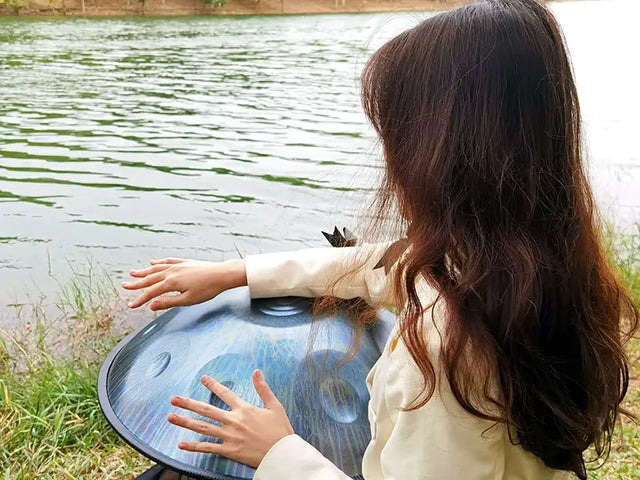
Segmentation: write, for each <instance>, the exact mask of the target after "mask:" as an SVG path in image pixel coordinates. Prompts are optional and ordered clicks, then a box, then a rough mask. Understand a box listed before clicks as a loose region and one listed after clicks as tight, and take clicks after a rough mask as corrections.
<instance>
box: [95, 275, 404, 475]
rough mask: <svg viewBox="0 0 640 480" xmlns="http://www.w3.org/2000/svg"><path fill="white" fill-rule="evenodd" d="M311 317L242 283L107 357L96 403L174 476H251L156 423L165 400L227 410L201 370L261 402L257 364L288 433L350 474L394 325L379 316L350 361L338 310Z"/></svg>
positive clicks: (345, 323) (293, 301)
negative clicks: (253, 295) (372, 376)
mask: <svg viewBox="0 0 640 480" xmlns="http://www.w3.org/2000/svg"><path fill="white" fill-rule="evenodd" d="M311 319H312V300H309V299H303V298H297V297H287V298H274V299H260V300H251V299H250V298H249V290H248V288H246V287H244V288H238V289H234V290H230V291H227V292H224V293H222V294H221V295H219V296H218V297H216V298H215V299H213V300H211V301H209V302H205V303H202V304H200V305H195V306H192V307H186V308H174V309H172V310H170V311H168V312H166V313H164V314H162V315H160V316H159V317H158V318H157V319H155V320H154V321H152V322H151V323H149V324H148V325H146V326H145V327H143V328H141V329H139V330H138V331H136V332H134V333H132V334H131V335H129V336H128V337H126V338H125V339H124V340H122V342H120V343H119V344H118V345H117V346H116V348H115V349H114V350H113V351H112V352H111V353H110V355H109V357H108V358H107V360H106V361H105V362H104V364H103V366H102V369H101V371H100V377H99V400H100V405H101V407H102V409H103V411H104V413H105V415H106V417H107V420H108V421H109V423H110V424H111V425H112V426H113V428H114V429H115V430H116V431H117V432H118V433H119V434H120V435H121V436H122V437H123V438H124V439H125V440H126V441H127V442H128V443H129V444H131V445H132V446H133V447H134V448H136V449H137V450H139V451H140V452H141V453H143V454H144V455H146V456H147V457H149V458H151V459H153V460H155V461H157V462H159V463H161V464H163V465H165V466H167V467H169V468H170V469H172V470H174V471H175V472H179V473H183V474H186V475H189V476H191V477H194V478H199V479H209V480H212V479H217V480H231V479H233V480H236V479H251V478H253V474H254V470H253V469H252V468H250V467H248V466H246V465H243V464H240V463H237V462H234V461H231V460H228V459H225V458H223V457H219V456H215V455H210V454H202V453H192V452H186V451H183V450H180V449H178V447H177V445H178V442H180V441H202V440H212V439H210V438H209V437H205V436H202V435H200V434H197V433H194V432H190V431H188V430H184V429H182V428H179V427H176V426H174V425H171V424H169V423H168V422H167V420H166V418H167V415H168V414H169V413H172V412H175V411H177V410H178V409H176V408H175V407H173V406H172V405H171V404H170V403H169V399H170V398H171V397H172V396H173V395H180V396H185V397H191V398H194V399H196V400H201V401H204V402H210V403H212V404H214V405H216V406H219V407H221V408H227V407H226V405H224V404H222V403H221V402H220V400H219V399H218V398H217V397H215V396H213V395H212V394H211V393H210V392H209V391H208V390H207V389H206V388H205V387H203V386H202V385H201V384H200V378H201V377H202V375H204V374H207V375H210V376H211V377H213V378H215V379H216V380H218V381H219V382H221V383H223V384H224V385H226V386H227V387H228V388H230V389H231V390H233V391H234V392H235V393H236V394H237V395H238V396H240V397H242V398H243V399H245V400H246V401H248V402H250V403H252V404H254V405H261V403H260V398H259V397H258V395H257V393H256V392H255V390H254V388H253V384H252V381H251V373H252V372H253V370H255V369H256V368H258V369H260V370H261V371H262V373H263V375H264V378H265V379H266V381H267V383H268V384H269V385H270V387H271V389H272V390H273V392H274V393H275V395H276V396H277V397H278V399H279V400H280V401H281V402H282V404H283V405H284V407H285V409H286V411H287V414H288V415H289V418H290V420H291V423H292V425H293V428H294V430H295V431H296V433H297V434H298V435H300V436H301V437H302V438H304V439H305V440H307V441H308V442H310V443H311V444H312V445H314V446H315V447H316V448H317V449H318V450H320V451H321V452H322V453H323V454H324V455H325V456H326V457H327V458H328V459H330V460H331V461H332V462H334V463H335V464H336V465H337V466H338V467H339V468H340V469H342V470H343V471H344V472H345V473H347V474H348V475H351V476H358V475H360V474H361V464H362V456H363V454H364V450H365V448H366V446H367V444H368V443H369V440H370V428H369V422H368V417H367V403H368V400H369V395H368V392H367V389H366V385H365V377H366V375H367V372H368V371H369V370H370V369H371V367H372V366H373V364H374V363H375V362H376V360H377V359H378V357H379V356H380V353H381V351H382V349H383V346H384V344H385V342H386V339H387V337H388V334H389V331H390V330H391V328H392V325H393V321H394V319H393V316H392V315H391V314H389V313H388V312H386V313H383V314H382V315H381V318H380V321H379V322H378V324H377V325H376V326H375V327H373V328H371V329H369V330H367V331H366V332H365V334H364V335H363V336H362V344H361V347H360V349H359V350H358V352H357V354H356V356H355V357H354V358H352V359H351V360H349V359H348V357H347V356H346V354H347V353H348V352H349V349H350V345H351V341H352V333H353V332H352V328H351V326H350V324H349V320H348V318H347V315H346V313H344V312H340V311H338V314H337V315H336V316H335V317H325V318H319V319H317V320H316V321H315V322H314V323H313V326H312V324H311ZM347 360H349V361H348V362H347ZM180 413H181V414H188V415H192V416H194V417H196V416H197V415H195V414H191V413H190V412H185V411H181V412H180Z"/></svg>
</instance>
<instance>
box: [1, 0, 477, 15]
mask: <svg viewBox="0 0 640 480" xmlns="http://www.w3.org/2000/svg"><path fill="white" fill-rule="evenodd" d="M465 3H468V0H0V15H29V16H89V17H102V16H104V17H109V16H127V15H150V16H181V15H296V14H317V13H363V12H369V13H374V12H406V11H425V10H427V11H428V10H445V9H449V8H455V7H457V6H460V5H463V4H465Z"/></svg>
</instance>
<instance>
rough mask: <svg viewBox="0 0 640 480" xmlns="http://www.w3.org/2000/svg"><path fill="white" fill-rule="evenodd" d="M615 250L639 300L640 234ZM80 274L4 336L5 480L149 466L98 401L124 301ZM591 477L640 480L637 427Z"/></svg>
mask: <svg viewBox="0 0 640 480" xmlns="http://www.w3.org/2000/svg"><path fill="white" fill-rule="evenodd" d="M609 238H612V239H613V238H614V237H613V235H612V234H611V232H609ZM611 246H612V251H614V254H612V259H613V262H614V264H615V266H616V268H617V270H618V272H619V273H620V276H621V278H622V279H623V280H624V282H625V284H626V285H628V287H629V289H630V290H631V291H632V292H633V295H634V296H635V299H636V301H640V228H639V230H638V232H636V233H635V234H633V235H626V236H616V237H615V242H613V241H612V242H611ZM613 247H615V248H613ZM78 278H80V283H75V284H71V285H70V286H68V287H67V288H64V289H62V295H61V301H60V302H59V305H58V306H57V310H56V311H57V315H55V316H54V317H53V320H52V319H51V318H50V317H49V316H48V315H47V314H46V312H45V309H44V308H42V307H41V306H38V305H37V304H36V305H34V306H31V307H30V308H29V309H27V310H25V309H23V310H21V311H20V312H18V313H19V315H20V316H22V317H24V318H23V319H24V320H25V321H26V320H29V324H30V325H31V326H30V328H28V329H23V330H22V332H21V333H20V335H17V336H16V335H9V334H8V333H7V332H2V331H0V478H3V479H4V480H10V479H20V480H31V479H51V480H63V479H64V480H71V479H79V478H82V479H84V478H91V479H99V480H107V479H132V478H134V477H135V476H136V474H139V473H140V472H142V471H144V469H145V468H146V467H147V466H149V465H150V462H149V461H148V460H146V459H145V458H143V457H142V456H140V455H139V454H138V453H136V452H135V451H134V450H133V449H131V448H129V447H128V446H126V445H125V444H124V443H123V442H122V441H121V440H120V439H119V438H118V437H117V435H116V434H115V433H113V432H112V430H111V429H110V428H109V426H108V425H107V423H106V421H105V420H104V418H103V416H102V413H101V411H100V408H99V405H98V401H97V386H96V384H97V374H98V370H99V365H100V361H101V360H102V359H103V358H104V357H105V356H106V354H107V352H108V351H109V350H110V349H111V348H112V347H113V346H114V345H115V343H116V341H117V340H118V339H119V338H121V337H122V335H123V334H125V333H126V330H123V329H122V328H120V327H119V324H118V321H117V318H118V308H116V306H117V305H122V304H124V302H123V301H121V300H120V301H118V300H117V298H118V294H117V292H116V291H115V290H113V287H111V286H110V284H100V283H99V282H97V283H96V282H95V280H94V278H93V277H92V276H91V275H90V276H89V277H83V276H82V275H79V276H78ZM114 299H116V301H114ZM61 339H63V340H64V342H65V343H64V346H65V348H64V349H63V354H61V349H60V345H61V343H60V340H61ZM52 347H53V348H52ZM629 358H630V361H631V363H632V371H631V377H632V381H631V386H630V389H629V392H628V394H627V397H626V400H625V403H624V406H625V408H627V409H628V410H630V411H632V412H634V413H635V414H636V415H639V416H640V340H638V339H636V340H634V341H633V342H632V343H631V345H630V349H629ZM589 478H592V479H594V480H605V479H606V480H614V479H617V480H638V479H640V426H639V425H638V424H636V423H634V422H633V421H631V420H629V419H625V418H623V419H622V420H621V422H620V428H619V429H618V430H617V432H616V435H615V438H614V440H613V444H612V449H611V455H610V457H609V458H608V460H607V461H606V462H605V464H604V465H603V466H602V467H600V468H597V469H593V470H591V472H590V474H589Z"/></svg>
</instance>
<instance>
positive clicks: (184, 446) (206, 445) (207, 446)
mask: <svg viewBox="0 0 640 480" xmlns="http://www.w3.org/2000/svg"><path fill="white" fill-rule="evenodd" d="M178 448H179V449H180V450H186V451H187V452H200V453H212V454H214V455H224V454H225V453H226V451H227V449H226V448H225V446H224V443H211V442H180V443H179V444H178Z"/></svg>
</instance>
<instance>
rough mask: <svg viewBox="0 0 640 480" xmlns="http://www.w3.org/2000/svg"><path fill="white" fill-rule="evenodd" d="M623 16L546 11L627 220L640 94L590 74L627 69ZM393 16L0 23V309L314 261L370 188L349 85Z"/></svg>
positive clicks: (604, 192)
mask: <svg viewBox="0 0 640 480" xmlns="http://www.w3.org/2000/svg"><path fill="white" fill-rule="evenodd" d="M629 4H630V2H627V1H624V0H620V1H619V0H611V1H610V2H573V3H567V4H561V5H558V6H557V7H556V9H557V11H558V14H559V16H560V18H561V21H562V23H563V25H564V26H565V30H566V33H567V37H568V39H569V43H570V48H571V50H572V53H573V55H574V60H575V64H576V70H577V75H578V81H579V83H580V88H581V95H582V99H583V103H584V105H585V117H586V119H587V123H588V129H589V133H590V138H589V140H590V142H591V146H592V147H593V148H592V150H593V152H594V155H593V158H592V164H593V169H592V170H593V172H594V179H595V181H596V182H595V183H596V187H597V189H598V192H599V196H600V197H601V198H602V199H603V200H602V201H603V205H605V206H608V205H611V204H613V203H616V201H617V202H618V203H622V204H623V208H622V209H621V210H619V211H617V212H618V213H619V215H620V218H633V217H634V216H635V215H636V213H635V212H637V211H638V206H639V205H640V200H639V199H638V194H637V192H635V193H634V188H635V185H636V183H635V182H636V181H637V180H639V179H640V178H639V174H638V170H639V168H640V160H639V159H638V156H637V154H636V149H635V145H634V146H632V143H631V140H630V138H632V137H633V135H629V138H626V137H624V136H623V135H621V134H620V132H621V131H622V132H626V133H625V134H628V133H630V132H632V131H634V129H633V128H632V127H633V126H634V125H635V126H636V127H637V122H636V121H635V118H636V110H637V108H636V107H639V106H638V105H637V104H634V103H633V102H634V100H632V99H630V98H628V99H626V100H625V101H624V102H622V101H620V99H621V98H625V97H626V96H628V95H630V94H631V92H634V91H635V89H636V88H637V86H635V85H632V84H631V83H629V82H630V81H628V80H625V79H627V78H628V77H629V75H630V71H629V70H628V69H629V68H631V67H630V66H629V65H627V64H626V63H625V62H622V61H619V62H617V63H611V62H609V63H607V67H608V68H607V70H606V71H605V70H602V69H601V68H598V65H597V60H599V59H600V57H602V58H603V59H605V60H606V58H605V57H607V58H608V56H611V55H610V51H607V45H609V47H611V48H614V46H615V49H616V52H618V54H619V55H627V58H633V53H631V49H632V48H633V47H632V45H633V43H632V42H631V43H630V42H629V41H628V39H626V36H627V35H631V33H629V32H634V31H635V26H634V25H632V19H633V18H635V17H634V16H632V15H628V14H626V13H621V12H622V11H623V10H622V9H625V8H627V7H628V5H629ZM394 18H396V19H395V20H393V21H391V22H389V21H388V19H389V16H387V15H336V16H327V15H324V16H306V17H252V18H202V17H199V18H176V19H150V18H142V19H101V20H85V19H64V20H55V21H33V20H20V19H0V89H1V90H2V92H3V94H2V97H1V98H0V139H1V141H0V222H1V223H0V228H1V231H0V260H1V261H0V284H2V285H3V286H5V288H3V289H1V290H0V305H5V304H7V303H10V302H14V301H18V302H20V301H21V300H23V299H24V298H25V293H26V292H25V290H26V288H30V287H26V288H25V285H37V286H38V288H39V289H41V290H42V291H43V292H45V293H47V292H51V291H53V290H54V289H55V288H56V283H57V282H63V281H64V279H65V278H67V277H68V276H69V275H70V274H69V269H68V268H67V263H70V264H72V265H73V264H76V263H80V264H81V263H85V262H86V261H87V260H88V259H89V260H91V261H92V262H94V263H97V264H99V265H101V266H103V267H105V268H106V269H107V270H108V271H112V272H116V273H115V276H116V277H117V278H118V279H119V278H120V276H121V274H120V273H118V272H122V271H123V270H125V269H128V268H129V267H131V266H133V265H139V264H140V263H141V262H143V261H146V260H147V259H148V258H151V257H161V256H167V255H173V256H185V257H199V258H209V259H213V260H219V259H223V258H228V257H232V256H236V255H237V252H238V251H240V252H244V253H247V252H251V253H253V252H259V251H270V250H275V249H284V248H300V247H304V246H308V245H322V240H321V237H320V235H319V231H320V230H321V229H327V228H331V227H332V226H333V225H334V224H336V223H337V224H339V225H347V226H349V225H353V224H355V223H356V222H357V221H358V218H359V212H360V208H361V206H362V205H363V204H364V203H366V200H367V198H368V196H369V195H370V194H371V187H372V185H374V183H375V179H377V178H378V176H379V174H380V164H379V162H378V160H377V159H376V155H375V152H376V148H375V144H374V141H373V136H372V132H371V131H370V129H369V127H368V126H367V124H366V122H365V119H364V116H363V114H362V111H361V107H360V100H359V91H358V74H359V71H360V70H361V67H362V64H363V62H364V61H365V60H366V58H367V55H368V54H367V48H373V47H375V46H376V45H379V44H380V43H381V42H382V41H383V40H384V39H385V38H388V37H389V36H390V35H391V34H392V33H393V32H395V31H398V30H400V29H402V28H404V27H406V26H409V25H411V24H413V23H415V22H416V20H417V18H418V16H416V15H415V14H408V15H398V16H396V17H394ZM606 19H609V20H611V21H605V20H606ZM594 22H595V23H597V24H598V31H599V32H600V35H599V36H598V38H597V42H599V46H598V48H597V49H596V48H595V47H594V46H593V42H594V41H593V40H592V39H591V37H593V35H592V27H593V24H594ZM381 25H382V26H383V28H382V31H380V32H378V33H376V31H377V29H378V28H379V27H380V26H381ZM372 35H373V39H372ZM623 39H624V40H625V42H623V41H621V40H623ZM369 40H371V44H370V45H368V42H369ZM625 48H626V49H627V51H626V53H625V52H622V53H620V49H625ZM599 56H600V57H599ZM611 78H616V79H623V80H620V82H622V85H621V89H620V90H621V91H618V89H616V91H615V92H611V93H610V95H609V101H611V99H612V98H613V99H618V103H617V104H616V105H615V106H614V107H611V108H606V107H603V102H605V100H607V99H604V100H603V98H604V96H603V93H602V90H601V86H602V82H604V81H607V80H609V79H611ZM599 82H600V83H599ZM624 82H626V83H624ZM625 89H626V91H625ZM636 103H637V102H636ZM612 132H613V133H612ZM616 132H617V133H616ZM631 185H633V187H632V188H630V186H631ZM49 272H53V273H52V275H53V276H55V277H56V278H55V279H52V278H51V276H50V273H49ZM1 308H2V307H0V309H1ZM1 322H2V320H0V323H1Z"/></svg>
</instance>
